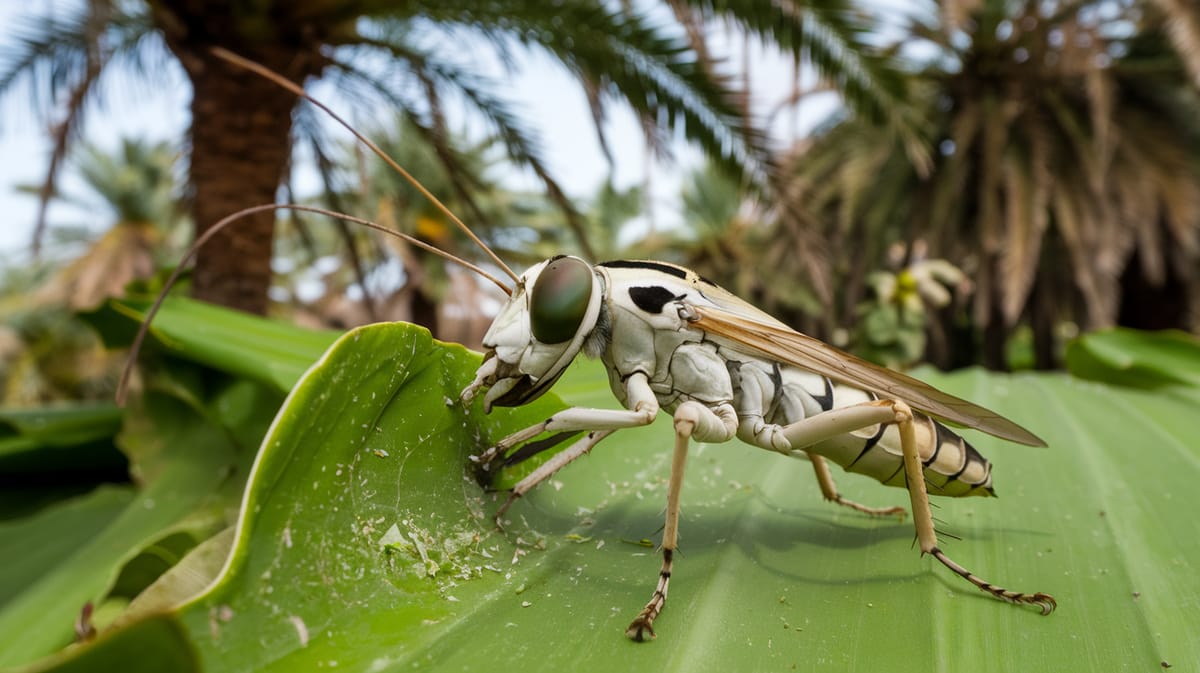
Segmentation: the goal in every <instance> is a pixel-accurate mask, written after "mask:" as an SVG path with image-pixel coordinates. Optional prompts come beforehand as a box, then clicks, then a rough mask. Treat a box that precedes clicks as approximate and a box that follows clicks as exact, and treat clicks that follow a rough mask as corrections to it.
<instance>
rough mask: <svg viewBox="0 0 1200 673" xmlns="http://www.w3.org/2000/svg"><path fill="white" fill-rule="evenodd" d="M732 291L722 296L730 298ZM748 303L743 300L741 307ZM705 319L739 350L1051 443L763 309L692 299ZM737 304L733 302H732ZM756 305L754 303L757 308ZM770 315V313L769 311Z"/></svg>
mask: <svg viewBox="0 0 1200 673" xmlns="http://www.w3.org/2000/svg"><path fill="white" fill-rule="evenodd" d="M731 297H732V295H728V296H727V297H721V299H723V300H725V301H722V302H721V303H722V304H725V303H728V302H729V299H730V298H731ZM742 303H744V302H741V301H740V300H739V301H738V308H740V304H742ZM691 306H692V308H693V309H694V310H695V312H696V314H697V315H698V316H699V319H698V320H696V321H695V322H693V323H692V326H693V327H696V328H699V329H702V330H704V331H705V332H708V333H709V334H712V335H714V336H717V337H722V338H723V339H724V340H726V341H728V342H729V343H730V344H731V345H732V346H733V347H734V348H735V349H736V350H741V351H743V352H745V353H748V354H751V355H757V356H759V357H764V358H767V359H770V360H774V361H776V362H779V363H782V364H789V365H795V366H796V367H801V368H803V369H807V370H809V371H812V372H815V373H817V374H821V375H822V376H828V377H829V378H831V379H833V380H834V381H837V382H839V383H844V384H846V385H850V386H854V387H855V388H862V389H864V390H870V391H872V392H874V393H877V394H879V395H882V396H884V397H890V398H894V399H897V400H903V401H904V402H907V403H908V404H909V406H911V407H913V408H914V409H919V410H920V411H923V412H925V413H927V414H930V415H931V416H936V417H938V418H941V419H944V420H946V421H950V422H952V423H957V424H960V425H964V426H966V427H969V428H974V429H976V430H980V431H982V432H986V433H988V434H989V435H994V436H996V437H1000V438H1001V439H1007V440H1009V441H1012V442H1017V443H1020V444H1027V445H1029V446H1045V445H1046V443H1045V442H1044V441H1042V439H1041V438H1040V437H1038V436H1037V435H1035V434H1033V433H1032V432H1030V431H1028V430H1026V429H1025V428H1023V427H1021V426H1019V425H1017V424H1016V423H1014V422H1012V421H1010V420H1008V419H1007V418H1005V417H1003V416H1001V415H1000V414H997V413H996V412H994V411H990V410H988V409H984V408H983V407H981V406H979V405H977V404H974V403H972V402H968V401H967V400H964V399H961V398H958V397H955V396H953V395H951V394H949V393H944V392H942V391H940V390H938V389H937V388H934V387H933V386H931V385H929V384H927V383H924V382H922V381H918V380H917V379H914V378H912V377H911V376H905V375H904V374H901V373H899V372H894V371H892V370H890V369H885V368H883V367H880V366H878V365H875V364H872V363H870V362H867V361H866V360H862V359H860V358H857V357H855V356H853V355H850V354H849V353H845V352H843V351H840V350H838V349H836V348H834V347H833V346H830V345H828V344H826V343H824V342H822V341H819V340H817V339H814V338H812V337H810V336H805V335H803V334H801V333H799V332H797V331H795V330H793V329H790V328H788V327H786V326H785V325H783V324H782V323H779V322H776V321H775V320H773V319H771V320H770V322H766V321H763V320H760V319H758V317H759V316H758V315H756V314H758V313H759V311H758V310H757V309H753V310H752V311H750V310H727V309H725V308H718V307H715V306H699V305H695V304H692V305H691ZM730 308H733V307H730ZM751 308H752V307H751ZM763 316H764V317H765V314H763Z"/></svg>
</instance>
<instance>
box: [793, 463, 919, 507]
mask: <svg viewBox="0 0 1200 673" xmlns="http://www.w3.org/2000/svg"><path fill="white" fill-rule="evenodd" d="M805 453H808V452H805ZM808 459H809V460H810V461H812V466H813V470H814V471H815V472H816V473H817V483H818V484H820V485H821V495H823V496H825V499H826V500H828V501H830V502H833V503H837V504H839V505H842V506H843V507H849V508H850V509H853V510H856V511H859V512H863V513H864V514H870V515H872V516H885V515H891V514H895V515H897V516H899V517H900V519H901V520H904V515H905V514H906V512H905V511H904V508H903V507H868V506H866V505H862V504H859V503H857V502H854V501H853V500H847V499H846V498H843V497H842V496H841V494H840V493H838V491H837V484H835V483H834V482H833V475H832V474H831V473H830V472H829V465H828V464H827V463H826V462H825V459H824V458H822V457H821V456H819V455H817V454H815V453H808Z"/></svg>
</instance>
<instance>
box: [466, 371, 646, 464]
mask: <svg viewBox="0 0 1200 673" xmlns="http://www.w3.org/2000/svg"><path fill="white" fill-rule="evenodd" d="M625 394H626V397H625V399H626V400H628V405H629V409H587V408H582V407H572V408H570V409H564V410H562V411H560V412H558V413H556V414H554V415H553V416H551V417H550V418H547V419H546V420H544V421H542V422H541V423H537V424H535V425H531V426H530V427H528V428H525V429H524V430H521V431H519V432H514V433H513V434H511V435H509V436H507V437H505V438H504V439H502V440H500V441H499V442H497V443H496V445H495V446H493V447H491V448H489V449H488V450H486V451H484V452H483V453H481V454H479V455H478V456H471V460H472V461H473V462H476V463H479V464H480V465H482V466H483V468H484V469H485V470H486V469H488V466H489V465H490V464H491V462H492V461H493V460H495V459H496V458H497V456H500V455H503V454H505V453H507V452H508V451H509V450H510V449H512V448H513V447H515V446H517V445H518V444H520V443H521V442H525V441H527V440H530V439H533V438H534V437H537V436H538V435H540V434H542V433H543V432H574V431H579V430H620V429H621V428H636V427H639V426H643V425H650V423H652V422H653V421H654V417H655V416H657V415H658V398H657V397H655V396H654V391H652V390H651V389H650V382H649V380H648V379H647V378H646V375H645V374H644V373H642V372H634V373H633V374H631V375H630V376H629V378H628V379H626V381H625ZM597 441H599V440H597Z"/></svg>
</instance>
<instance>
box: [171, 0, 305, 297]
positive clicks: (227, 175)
mask: <svg viewBox="0 0 1200 673" xmlns="http://www.w3.org/2000/svg"><path fill="white" fill-rule="evenodd" d="M236 4H237V3H236V2H235V1H234V0H203V1H198V0H161V2H159V3H153V5H154V16H155V24H156V25H157V26H158V27H159V28H160V29H161V30H162V31H163V36H164V38H165V40H166V43H167V46H168V47H169V48H170V49H171V51H172V52H173V53H174V54H175V56H176V57H177V58H178V59H179V61H180V63H181V64H182V65H183V68H184V70H185V71H186V72H187V75H188V78H189V79H190V80H191V83H192V105H191V111H192V124H191V128H190V130H189V140H190V141H191V169H190V176H189V177H190V183H191V187H192V194H191V196H192V199H193V201H192V217H193V220H194V221H195V227H196V235H197V236H199V235H201V234H202V233H204V232H205V231H207V230H208V229H209V228H210V227H212V225H213V224H215V223H216V222H217V221H218V220H220V219H221V218H223V217H226V216H228V215H231V214H233V213H235V212H237V211H238V210H240V209H242V208H246V207H249V206H257V205H262V204H265V203H274V202H275V200H276V192H277V190H278V189H279V186H280V184H281V182H282V180H283V177H284V171H285V170H287V166H288V162H289V160H290V158H291V144H290V142H289V141H290V138H289V136H290V134H291V128H292V108H293V107H294V106H295V104H296V97H295V96H294V95H292V94H291V93H289V92H287V91H285V90H284V89H282V88H280V87H279V86H277V85H275V84H273V83H271V82H269V81H267V80H265V79H263V78H262V77H260V76H258V75H255V74H253V73H251V72H248V71H246V70H244V69H241V68H239V67H237V66H234V65H232V64H230V63H227V62H225V61H223V60H221V59H219V58H217V57H216V56H214V55H213V54H212V53H211V52H210V49H211V48H212V47H214V46H223V47H225V48H227V49H229V50H230V51H233V52H235V53H237V54H239V55H242V56H245V57H247V58H250V59H252V60H255V61H257V62H259V63H261V64H263V65H265V66H267V67H268V68H270V69H272V70H274V71H275V72H277V73H279V74H281V75H283V76H284V77H287V78H288V79H290V80H292V81H294V82H298V83H303V82H304V80H305V79H306V78H307V77H308V76H309V75H315V74H318V73H319V72H320V70H321V67H322V66H323V65H324V60H323V59H322V57H321V56H320V52H319V45H320V40H319V36H316V37H314V36H313V35H306V34H305V33H304V29H305V25H302V24H298V23H296V22H295V21H288V20H283V19H281V20H280V21H278V22H276V24H273V26H274V29H275V30H276V31H277V32H279V33H280V34H276V35H272V36H271V39H269V40H264V39H262V36H261V35H259V34H257V33H256V32H255V30H254V29H255V28H256V26H255V25H253V24H252V23H251V24H243V23H239V21H245V17H244V16H243V15H242V14H240V13H239V12H237V11H234V10H235V9H236V7H235V5H236ZM308 29H309V32H312V31H311V26H309V27H308ZM306 38H307V39H306ZM274 231H275V216H274V214H273V213H270V212H265V213H260V214H256V215H252V216H249V217H246V218H244V219H243V220H241V221H239V222H237V223H236V224H234V225H232V226H231V227H229V228H227V229H225V230H224V231H222V232H221V233H219V234H217V235H216V236H215V237H214V238H213V239H212V240H211V242H210V243H209V244H208V245H207V246H206V247H205V249H204V250H201V251H200V253H199V255H198V257H197V259H196V268H195V272H194V276H193V281H192V294H193V295H194V296H195V297H197V298H198V299H203V300H205V301H209V302H212V303H215V304H221V305H223V306H229V307H232V308H237V309H241V310H243V311H247V312H250V313H257V314H262V313H265V312H266V309H267V290H268V289H269V288H270V283H271V243H272V239H273V235H274Z"/></svg>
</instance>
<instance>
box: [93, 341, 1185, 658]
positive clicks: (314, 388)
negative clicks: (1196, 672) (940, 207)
mask: <svg viewBox="0 0 1200 673" xmlns="http://www.w3.org/2000/svg"><path fill="white" fill-rule="evenodd" d="M477 363H478V359H477V356H475V355H473V354H469V353H467V352H466V351H464V350H462V349H461V348H458V347H453V346H450V347H447V346H442V345H439V344H436V343H435V342H432V341H431V340H430V339H428V336H427V335H426V334H425V333H424V332H423V331H418V330H414V329H412V328H408V327H404V326H400V325H378V326H373V327H368V328H364V329H360V330H356V331H354V332H351V333H350V334H348V335H346V336H345V337H344V338H342V339H341V340H339V341H338V342H337V343H336V344H335V345H334V347H333V348H332V349H331V350H330V352H329V353H328V354H327V355H326V356H325V357H324V358H322V360H321V361H320V362H319V363H318V365H316V366H315V367H314V368H313V369H312V370H310V371H309V373H308V374H307V375H306V376H305V377H304V379H303V380H302V381H301V382H300V384H299V385H298V386H297V388H296V389H295V390H294V391H293V393H292V395H291V396H290V398H289V400H288V402H287V404H286V407H285V409H284V410H283V411H282V412H281V414H280V416H279V417H278V418H277V420H276V423H275V424H274V425H273V427H272V430H271V432H270V433H269V434H268V436H267V439H266V441H265V444H264V448H263V450H262V451H261V453H260V455H259V458H258V461H257V463H256V465H255V467H254V471H253V473H252V477H251V480H250V484H249V486H248V488H247V492H246V500H245V501H244V502H243V506H242V511H241V515H240V520H239V523H238V528H237V534H236V535H237V537H236V540H235V542H234V547H233V552H232V556H231V558H230V561H229V563H228V564H227V565H226V566H225V568H224V570H223V572H222V573H221V575H220V577H219V579H218V580H217V582H216V583H215V584H214V585H212V586H211V587H209V588H208V589H207V590H206V591H205V592H204V593H202V594H201V595H199V596H197V597H196V598H194V599H193V600H191V601H190V602H188V603H187V604H185V605H183V606H182V607H181V608H179V609H178V610H177V611H176V612H174V613H172V615H173V616H172V619H177V620H178V622H179V623H180V624H182V629H183V635H182V637H181V638H182V640H183V641H184V642H186V643H187V647H188V648H194V650H195V652H197V656H198V659H199V661H200V663H201V665H202V669H203V670H211V671H271V670H278V671H284V670H315V669H318V668H332V667H334V666H336V667H337V668H338V670H355V671H357V670H372V671H393V670H394V671H399V670H409V669H411V668H413V667H421V668H427V669H434V670H464V669H465V670H491V669H494V668H496V667H497V666H504V667H514V668H516V667H521V668H532V669H536V670H572V671H592V670H596V671H609V670H612V669H613V666H614V662H618V661H636V662H637V665H638V666H639V667H644V668H646V669H647V670H665V671H673V670H687V671H708V670H713V671H716V670H720V671H727V670H780V669H783V670H831V669H832V670H850V669H854V670H887V671H907V670H914V671H927V670H929V669H931V668H933V669H949V670H960V669H961V668H963V667H964V666H967V667H970V668H972V670H974V669H975V668H980V669H984V670H994V671H1027V670H1030V669H1031V668H1036V669H1039V670H1113V669H1119V668H1129V669H1134V670H1146V669H1155V668H1156V667H1158V666H1159V664H1160V662H1162V661H1166V662H1169V663H1173V664H1175V665H1177V666H1178V665H1183V664H1186V662H1188V661H1197V660H1200V644H1198V643H1197V642H1196V640H1195V638H1194V634H1195V633H1196V632H1197V630H1200V618H1197V616H1196V615H1198V614H1200V586H1197V584H1196V582H1195V577H1196V568H1195V559H1197V558H1200V522H1198V520H1197V518H1196V517H1195V515H1194V513H1195V500H1194V497H1193V496H1192V495H1191V494H1192V493H1193V492H1194V484H1195V483H1196V480H1197V479H1198V478H1200V450H1198V449H1197V445H1196V443H1195V442H1194V441H1193V428H1194V420H1193V418H1194V404H1195V403H1194V401H1193V402H1190V403H1189V402H1187V401H1185V400H1184V399H1183V398H1182V397H1177V396H1163V395H1158V394H1153V393H1149V392H1145V391H1139V390H1128V389H1121V388H1113V387H1108V386H1104V385H1100V384H1096V383H1090V382H1081V381H1078V380H1075V379H1072V378H1069V377H1066V376H1063V375H1048V374H1037V375H1034V374H1027V375H1021V376H1005V375H996V374H989V373H985V372H981V371H969V372H962V373H958V374H954V375H936V376H935V375H931V374H925V376H926V377H927V378H928V379H929V380H930V381H931V382H932V383H933V384H935V385H938V386H939V387H942V388H944V389H946V390H948V391H949V392H951V393H954V394H958V395H961V396H964V397H967V398H969V399H972V400H974V401H977V402H979V403H981V404H984V405H985V406H988V407H991V408H995V409H997V410H999V411H1000V412H1002V413H1005V414H1006V415H1009V416H1011V417H1012V418H1014V419H1016V420H1017V421H1019V422H1021V423H1022V424H1026V425H1028V426H1029V427H1030V429H1031V430H1033V431H1034V432H1036V433H1038V434H1039V435H1041V436H1043V437H1044V438H1046V439H1047V440H1048V442H1049V443H1050V446H1051V448H1049V449H1041V450H1038V449H1029V448H1025V447H1018V446H1013V445H1007V444H1005V443H1003V442H1001V441H999V440H994V439H992V438H990V437H986V436H978V435H973V436H972V437H971V441H972V442H973V443H974V444H975V445H976V446H977V448H979V449H980V450H981V451H982V452H983V453H984V454H985V455H988V456H990V457H991V458H992V459H993V461H994V463H995V470H994V478H995V483H996V487H997V490H998V492H999V494H1000V496H1001V497H1000V498H999V499H983V498H976V499H969V500H947V499H941V500H937V501H936V503H937V505H939V509H937V510H936V513H937V516H938V518H939V520H940V523H939V528H940V529H941V530H942V531H944V532H946V533H951V534H953V535H955V536H957V537H958V538H960V539H954V538H950V537H949V536H943V544H942V547H943V549H945V550H946V552H947V553H948V554H950V555H951V556H952V557H953V558H955V559H956V560H957V561H959V562H960V563H962V564H963V565H965V566H966V567H968V568H971V569H972V570H974V571H975V572H977V573H978V574H979V575H981V576H983V577H985V578H987V579H989V580H992V581H994V582H996V583H997V584H1001V585H1002V586H1006V587H1009V588H1013V589H1017V590H1023V591H1046V592H1049V593H1052V594H1054V595H1055V596H1056V597H1057V598H1058V600H1059V610H1058V611H1057V612H1056V613H1055V614H1053V615H1052V616H1050V617H1041V616H1039V615H1037V614H1036V613H1035V612H1034V611H1031V610H1029V609H1022V608H1018V607H1014V606H1010V605H1005V604H1003V603H1000V602H998V601H995V600H992V599H990V598H988V597H987V596H985V595H983V594H982V593H980V592H978V591H977V590H975V589H974V588H972V587H970V586H969V585H967V584H966V583H965V582H963V581H962V580H961V579H959V578H958V577H956V576H954V575H953V574H952V573H950V572H948V571H947V570H945V569H944V568H942V567H941V566H940V565H938V564H936V562H933V561H931V560H930V559H927V558H926V559H921V558H918V555H917V553H916V552H915V551H914V550H913V549H912V528H911V526H910V525H908V524H901V523H898V522H896V521H895V520H891V519H871V518H867V517H864V516H861V515H858V514H856V513H854V512H850V511H845V510H843V509H839V508H836V507H833V506H830V505H827V504H825V503H822V502H821V500H820V497H819V491H818V489H817V487H816V484H815V483H813V478H812V470H811V468H810V467H808V466H807V465H805V464H804V463H803V462H801V461H795V460H789V459H785V458H781V457H780V456H778V455H775V454H771V453H768V452H765V451H761V450H758V449H754V448H751V447H748V446H745V445H742V444H740V443H737V442H731V443H728V444H720V445H699V446H697V447H696V448H695V449H694V451H692V453H691V455H690V457H689V463H688V473H687V477H686V479H685V485H684V491H683V500H684V509H683V516H682V520H681V531H682V540H681V543H682V550H681V551H682V555H681V557H680V558H679V560H678V562H677V565H676V567H675V574H674V575H673V577H672V583H671V598H670V600H669V601H668V603H667V607H666V610H665V611H664V612H663V614H662V616H661V617H660V618H659V620H658V621H657V623H656V627H657V630H658V633H659V638H658V640H657V641H655V642H654V643H650V644H645V645H635V644H633V643H631V642H629V641H628V640H627V639H626V638H625V636H624V635H623V630H624V628H625V626H626V624H627V623H628V622H629V620H630V619H631V618H632V617H633V616H634V615H635V614H636V613H637V611H638V610H639V609H640V607H641V606H642V604H643V603H644V602H645V601H646V600H647V599H648V598H649V597H650V592H651V590H652V588H653V585H654V582H655V580H656V578H657V573H658V567H659V561H658V557H657V554H656V552H655V550H654V549H652V548H647V547H646V546H644V545H643V544H642V543H640V542H636V541H640V540H642V539H651V540H654V539H656V538H657V536H658V532H657V531H659V529H660V528H661V525H662V509H663V501H664V498H665V481H666V476H667V471H668V467H669V462H670V450H669V447H670V446H671V427H670V421H669V418H667V417H666V416H665V415H664V417H663V418H660V419H659V421H657V422H656V423H655V424H653V425H652V426H650V427H647V428H641V429H636V430H627V431H622V432H619V433H617V434H616V435H614V437H613V438H611V439H610V440H607V441H605V442H604V443H602V444H600V445H599V446H598V447H597V448H596V449H595V450H594V451H593V452H592V453H591V454H590V455H589V456H587V457H585V458H583V459H581V460H580V461H578V463H576V464H574V465H571V466H570V467H568V468H567V469H565V470H563V471H562V472H560V473H559V474H558V475H555V477H554V478H553V479H551V480H550V481H549V482H547V483H546V484H543V486H542V487H541V488H539V489H536V490H535V491H533V492H532V493H530V494H529V495H528V496H527V497H526V498H524V499H523V500H522V501H520V502H518V503H516V504H515V506H514V507H513V508H512V509H511V510H510V516H509V518H510V521H509V523H508V524H507V526H506V530H505V531H504V532H503V533H500V532H496V531H494V530H493V527H492V525H491V522H490V513H491V512H494V511H495V509H496V507H497V506H498V505H499V503H500V502H501V498H499V497H497V496H495V495H493V494H490V493H487V492H485V491H484V490H483V489H482V488H481V487H480V486H479V485H478V483H477V482H476V481H475V479H474V473H473V470H472V468H471V463H470V461H469V460H468V458H467V457H468V456H469V455H471V454H474V453H477V452H478V451H480V450H481V449H482V448H484V447H486V446H488V445H489V444H490V443H491V442H493V441H495V440H496V439H498V438H499V437H501V436H503V435H504V434H505V433H507V432H510V431H512V430H514V429H516V428H519V427H523V426H524V425H527V424H529V423H531V422H533V421H535V420H539V419H540V418H544V417H545V416H546V415H547V414H548V413H551V412H552V410H553V409H554V408H555V407H556V406H557V405H556V402H555V401H554V400H543V401H541V402H539V403H538V404H536V405H533V406H532V407H530V408H527V409H518V410H497V411H496V412H495V413H494V414H493V415H492V416H491V417H483V416H482V415H481V414H480V413H479V412H478V410H477V409H470V410H464V409H462V408H461V407H460V406H459V405H457V404H455V403H454V398H455V397H456V396H457V393H458V391H459V390H461V388H462V387H463V386H464V385H465V384H466V383H467V382H468V381H469V380H470V376H471V372H472V370H473V369H474V367H475V366H476V365H477ZM557 388H558V390H559V391H560V392H562V393H563V394H564V395H566V396H567V397H568V399H569V400H570V401H571V402H572V403H573V404H584V405H604V406H609V407H613V406H615V404H614V402H613V400H612V398H611V394H610V393H609V392H608V391H607V382H606V380H605V377H604V375H603V372H602V370H601V369H600V368H599V367H598V366H596V365H595V363H587V364H585V365H584V366H582V367H580V366H579V365H577V366H576V367H575V368H573V369H572V371H570V372H568V374H567V376H566V377H565V378H564V380H563V382H562V383H561V384H560V385H559V386H558V387H557ZM839 481H840V484H839V485H840V488H841V490H842V492H843V493H844V494H845V495H846V496H847V497H850V498H854V499H856V500H859V501H862V502H865V503H867V504H877V505H890V504H907V495H906V494H905V493H904V492H903V491H902V490H898V489H887V488H884V487H882V486H880V485H878V484H876V483H873V482H871V481H869V480H864V479H860V478H858V477H855V476H850V475H840V476H839ZM120 633H123V632H118V634H120ZM113 637H114V639H115V638H116V635H114V636H113ZM145 637H146V638H149V639H150V640H147V648H146V649H147V651H150V650H151V649H152V648H151V647H150V645H151V644H156V645H157V646H158V647H159V648H160V649H161V642H160V641H157V640H153V638H156V637H158V636H151V635H146V636H145ZM166 637H167V638H168V639H171V638H176V637H178V634H174V633H172V634H168V636H166ZM181 647H182V645H181ZM113 656H114V655H111V654H108V653H105V652H103V651H101V650H100V649H99V648H96V647H89V648H81V649H79V650H77V651H76V654H75V658H73V659H72V660H71V661H72V663H73V664H74V665H83V663H87V664H90V665H91V666H93V667H94V668H95V669H100V668H102V667H104V666H109V667H112V666H117V665H120V664H121V663H123V660H122V659H120V658H119V656H117V658H112V657H113ZM634 658H636V659H634ZM499 662H503V664H501V663H499Z"/></svg>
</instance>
